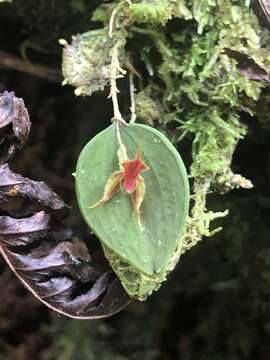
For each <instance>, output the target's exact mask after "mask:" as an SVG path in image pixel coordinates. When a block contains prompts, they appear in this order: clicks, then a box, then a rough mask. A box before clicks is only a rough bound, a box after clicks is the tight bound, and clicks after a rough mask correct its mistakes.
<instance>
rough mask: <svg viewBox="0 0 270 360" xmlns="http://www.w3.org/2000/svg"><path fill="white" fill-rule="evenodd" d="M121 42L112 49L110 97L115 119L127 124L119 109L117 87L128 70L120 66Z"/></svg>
mask: <svg viewBox="0 0 270 360" xmlns="http://www.w3.org/2000/svg"><path fill="white" fill-rule="evenodd" d="M119 46H120V42H119V41H118V42H117V43H116V44H115V45H114V47H113V49H112V62H111V81H110V83H111V90H110V94H109V98H111V99H112V103H113V120H114V121H116V122H120V123H122V124H125V123H126V122H125V120H124V119H123V117H122V114H121V112H120V110H119V104H118V97H117V94H118V93H119V90H118V88H117V79H119V78H122V77H123V75H125V74H126V71H125V70H123V69H122V68H121V67H120V64H119V59H118V47H119Z"/></svg>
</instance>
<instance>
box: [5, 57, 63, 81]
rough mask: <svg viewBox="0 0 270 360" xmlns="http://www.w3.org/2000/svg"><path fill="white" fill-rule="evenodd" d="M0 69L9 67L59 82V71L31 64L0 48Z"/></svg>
mask: <svg viewBox="0 0 270 360" xmlns="http://www.w3.org/2000/svg"><path fill="white" fill-rule="evenodd" d="M0 69H10V70H15V71H20V72H24V73H28V74H30V75H33V76H37V77H40V78H43V79H46V80H48V81H51V82H55V83H61V72H60V71H58V70H56V69H50V68H47V67H45V66H42V65H32V64H29V63H28V62H26V61H24V60H22V59H20V58H19V57H18V56H15V55H12V54H9V53H6V52H4V51H1V50H0Z"/></svg>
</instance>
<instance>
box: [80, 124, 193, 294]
mask: <svg viewBox="0 0 270 360" xmlns="http://www.w3.org/2000/svg"><path fill="white" fill-rule="evenodd" d="M121 137H122V139H123V143H124V144H125V146H126V147H127V153H128V155H129V157H130V158H131V155H133V154H135V153H136V151H137V149H138V147H140V148H141V151H142V158H143V159H144V160H145V162H146V164H147V165H148V166H149V167H150V170H149V171H147V172H146V173H144V174H143V175H142V176H143V178H144V181H145V185H146V194H145V198H144V201H143V204H142V214H141V219H142V224H143V227H144V230H143V231H140V228H139V226H138V222H137V218H136V214H135V212H134V210H133V207H132V204H131V201H130V198H129V197H128V196H127V195H125V194H123V193H122V192H121V191H120V192H119V193H118V194H117V195H115V196H114V197H113V198H112V199H111V200H110V201H108V202H107V203H105V204H103V205H100V206H98V207H97V208H90V206H91V205H93V204H94V203H96V201H97V200H98V199H99V198H100V197H101V195H102V193H103V189H104V186H105V183H106V180H107V179H108V177H109V176H110V175H111V174H112V173H113V172H115V171H117V170H119V164H118V158H117V150H118V143H117V141H116V134H115V127H114V126H111V127H109V128H108V129H106V130H104V131H103V132H102V133H100V134H99V135H97V136H96V137H95V138H94V139H92V140H91V141H90V142H89V143H88V144H87V145H86V147H85V148H84V149H83V151H82V153H81V155H80V157H79V160H78V165H77V169H76V189H77V196H78V201H79V205H80V209H81V212H82V214H83V216H84V218H85V220H86V222H87V224H88V225H89V226H90V228H91V229H93V231H94V232H95V233H96V234H97V236H98V237H99V239H100V240H101V242H102V244H103V246H104V250H105V254H106V256H107V257H108V259H109V261H110V263H111V265H112V267H113V269H114V270H115V272H116V273H117V274H118V275H119V277H120V279H121V281H122V283H123V285H124V286H125V288H126V290H127V292H128V293H129V294H130V295H131V296H134V297H137V298H139V299H144V298H145V297H146V296H147V295H149V294H150V293H151V292H152V291H153V290H154V289H157V288H158V287H159V286H160V283H161V282H162V281H164V280H165V278H166V274H167V272H168V268H171V266H172V264H171V263H172V259H173V258H174V256H175V252H176V250H178V249H179V248H181V247H182V240H183V238H182V237H183V234H184V229H185V222H186V217H187V212H188V197H189V186H188V181H187V175H186V171H185V168H184V165H183V163H182V160H181V158H180V155H179V154H178V152H177V151H176V150H175V149H174V147H173V146H172V145H171V143H170V142H169V141H168V140H167V139H166V137H165V136H164V135H162V134H161V133H160V132H158V131H156V130H154V129H153V128H150V127H148V126H145V125H128V126H126V127H125V128H123V129H121Z"/></svg>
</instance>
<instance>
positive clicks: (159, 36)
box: [64, 0, 270, 269]
mask: <svg viewBox="0 0 270 360" xmlns="http://www.w3.org/2000/svg"><path fill="white" fill-rule="evenodd" d="M179 18H181V19H180V20H179ZM93 19H94V20H96V21H101V22H102V23H103V24H104V26H105V27H104V29H108V27H109V29H110V31H109V32H111V35H112V34H113V36H111V41H112V39H113V38H114V36H115V37H117V34H118V33H119V31H122V32H125V34H126V36H127V39H128V41H127V46H128V49H129V51H128V61H130V59H131V60H132V62H136V63H138V62H139V60H140V61H141V65H140V66H142V65H144V68H145V70H147V71H148V75H149V76H145V77H144V78H143V79H142V81H140V83H139V85H140V91H139V92H138V93H137V94H136V93H135V105H136V106H137V110H136V111H137V117H138V119H139V121H142V122H145V123H148V124H151V125H153V126H155V127H157V128H160V129H162V130H163V131H166V132H167V133H168V134H169V135H170V136H171V139H172V140H173V141H174V142H175V143H178V142H181V141H182V140H183V139H188V140H190V139H191V140H192V149H191V155H192V160H193V162H192V164H191V167H190V175H191V177H192V178H193V179H194V184H193V192H194V196H193V199H194V202H193V208H192V209H191V212H190V217H189V218H188V221H187V229H188V230H187V233H186V235H185V240H184V243H185V244H187V245H186V246H185V247H184V248H183V249H182V250H181V249H178V250H177V251H176V253H177V256H176V257H175V262H176V261H177V260H176V259H178V258H179V256H180V255H181V252H182V253H183V252H185V251H186V250H187V249H189V248H190V247H192V246H194V245H195V244H196V243H197V242H198V241H200V240H201V239H202V237H203V236H211V235H212V234H214V233H215V232H216V231H219V230H220V229H221V228H220V227H218V228H216V229H214V230H210V228H211V223H212V221H213V220H214V219H216V218H219V217H223V216H225V215H226V214H227V213H228V211H227V210H223V211H218V212H216V213H215V212H212V211H207V193H208V192H209V191H211V190H215V191H218V192H220V193H224V192H227V191H229V190H232V189H234V188H240V187H243V188H247V189H248V188H251V187H252V183H251V182H250V181H249V180H247V179H245V178H244V177H243V176H241V175H239V174H234V173H233V172H232V170H231V161H232V156H233V153H234V151H235V148H236V146H237V143H238V141H239V140H240V139H242V138H243V137H244V135H245V133H246V128H245V126H244V125H243V124H242V123H241V120H240V118H241V113H242V112H245V113H247V114H248V116H252V115H253V112H254V108H255V103H256V101H257V100H258V99H259V96H260V93H261V89H262V88H264V87H265V86H266V85H267V83H266V82H262V81H253V80H251V78H250V77H249V75H248V71H247V72H245V69H244V70H243V69H242V68H241V66H242V65H241V66H240V67H239V64H238V61H236V60H235V59H234V58H232V57H231V56H230V52H229V51H228V50H230V51H234V52H236V53H239V54H242V55H243V56H246V57H248V58H249V59H250V60H252V61H253V62H254V63H255V64H257V66H259V67H260V68H261V69H262V70H263V71H265V72H266V73H267V72H268V71H269V69H270V64H269V56H268V50H267V44H268V42H269V40H267V35H266V34H265V31H263V30H262V29H261V27H260V26H259V24H258V21H257V19H256V17H255V15H254V14H253V13H252V12H251V10H250V8H249V2H248V1H235V0H230V1H228V0H221V1H215V0H191V1H169V0H163V1H162V0H161V1H147V0H144V1H137V2H132V3H130V2H128V1H120V2H117V3H113V4H109V5H108V6H106V5H104V4H103V5H101V6H100V7H99V8H97V9H96V11H95V14H94V18H93ZM110 19H111V20H112V21H110ZM169 19H171V20H172V21H169ZM186 20H188V21H186ZM190 20H193V21H190ZM137 24H139V25H137ZM165 25H166V26H165ZM164 26H165V27H164ZM104 29H103V30H102V29H101V30H99V31H104ZM106 33H107V30H106V31H105V34H106ZM268 38H269V36H268ZM109 40H110V39H109ZM113 41H114V40H113ZM94 44H95V42H94ZM114 44H115V42H114ZM138 44H139V45H138ZM124 45H125V44H124V42H123V43H122V44H121V45H120V46H119V49H121V51H124V50H123V47H124ZM89 47H90V48H93V49H95V45H94V46H93V47H92V45H91V42H89ZM133 49H136V50H133ZM92 55H93V56H92V58H93V59H94V58H95V56H97V57H98V58H99V55H98V54H97V53H95V51H94V52H93V53H92ZM157 55H158V56H157ZM102 56H103V59H104V57H106V56H107V57H108V56H109V54H108V53H106V54H105V55H104V54H103V55H102ZM107 57H106V59H107ZM94 61H97V60H94ZM103 61H104V60H103ZM108 61H109V60H108ZM107 66H108V67H107V69H109V64H107ZM110 66H111V70H112V69H113V68H116V69H118V65H117V64H114V63H113V61H112V62H111V65H110ZM241 69H242V70H241ZM68 72H69V69H68ZM68 72H64V74H65V75H66V78H68ZM79 73H80V72H78V77H80V76H81V75H82V74H83V73H82V72H81V74H79ZM117 77H118V76H115V77H114V79H116V78H117ZM85 78H89V77H88V75H86V76H82V82H84V81H85ZM92 79H94V78H92ZM108 81H109V78H107V84H108ZM95 84H98V81H97V82H95V81H94V82H92V83H91V87H93V86H95ZM111 85H112V83H111ZM98 88H99V86H98V87H97V88H96V89H94V90H97V89H98ZM114 90H117V89H114ZM86 93H87V92H86ZM107 256H109V255H108V254H107ZM111 261H113V259H112V258H111ZM175 262H174V263H175ZM117 266H119V268H121V269H122V268H123V267H125V266H126V264H124V265H123V264H122V263H120V262H118V265H116V266H115V267H117Z"/></svg>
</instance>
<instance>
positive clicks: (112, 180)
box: [90, 171, 124, 209]
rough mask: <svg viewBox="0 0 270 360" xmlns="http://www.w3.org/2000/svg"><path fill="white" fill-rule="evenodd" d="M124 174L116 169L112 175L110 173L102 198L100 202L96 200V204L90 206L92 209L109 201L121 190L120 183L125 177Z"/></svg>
mask: <svg viewBox="0 0 270 360" xmlns="http://www.w3.org/2000/svg"><path fill="white" fill-rule="evenodd" d="M123 176H124V173H123V171H116V172H114V173H112V175H110V177H109V178H108V180H107V182H106V185H105V189H104V193H103V196H102V198H101V199H100V200H99V201H98V202H96V203H95V204H94V205H92V206H90V208H91V209H92V208H95V207H97V206H99V205H101V204H104V203H106V202H107V201H109V200H110V199H111V198H112V197H113V196H114V195H115V194H116V193H117V192H118V191H119V189H120V183H121V181H122V179H123Z"/></svg>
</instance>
